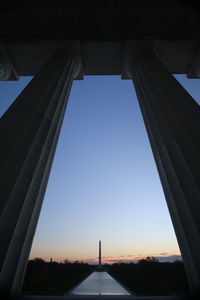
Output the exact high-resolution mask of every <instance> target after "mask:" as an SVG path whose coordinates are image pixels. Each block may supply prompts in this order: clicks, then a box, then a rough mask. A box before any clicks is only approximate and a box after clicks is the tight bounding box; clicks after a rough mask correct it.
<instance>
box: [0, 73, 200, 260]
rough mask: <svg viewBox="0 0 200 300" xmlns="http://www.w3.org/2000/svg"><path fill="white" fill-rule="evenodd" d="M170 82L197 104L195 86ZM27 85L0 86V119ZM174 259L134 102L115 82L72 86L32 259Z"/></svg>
mask: <svg viewBox="0 0 200 300" xmlns="http://www.w3.org/2000/svg"><path fill="white" fill-rule="evenodd" d="M176 78H177V79H178V80H179V81H180V82H181V84H182V85H183V86H184V87H185V88H186V89H187V90H188V91H189V93H190V94H191V95H192V96H193V97H194V99H195V100H197V101H199V98H198V97H199V93H198V83H199V81H198V79H193V80H191V79H186V77H185V76H184V75H176ZM29 81H30V77H21V78H20V80H19V81H18V82H0V91H1V103H0V113H1V115H2V114H3V113H4V112H5V110H6V109H7V108H8V107H9V105H10V104H11V103H12V101H13V100H14V99H15V98H16V96H17V95H18V94H19V93H20V91H21V90H22V89H23V88H24V87H25V85H26V84H27V83H28V82H29ZM99 239H101V240H102V252H103V253H102V255H103V257H104V262H106V261H107V262H113V261H118V260H132V259H137V258H142V257H146V256H148V255H149V256H161V257H166V256H170V255H179V254H180V251H179V247H178V244H177V241H176V237H175V234H174V230H173V227H172V223H171V219H170V216H169V212H168V209H167V205H166V201H165V198H164V195H163V191H162V187H161V184H160V180H159V177H158V173H157V169H156V166H155V162H154V159H153V156H152V152H151V148H150V145H149V141H148V137H147V134H146V130H145V127H144V124H143V120H142V117H141V113H140V109H139V106H138V102H137V98H136V94H135V91H134V87H133V84H132V82H131V81H130V80H121V79H120V76H85V78H84V80H83V81H74V83H73V87H72V90H71V94H70V98H69V103H68V107H67V111H66V114H65V119H64V122H63V126H62V130H61V134H60V138H59V142H58V147H57V150H56V154H55V159H54V162H53V166H52V171H51V175H50V179H49V183H48V187H47V191H46V195H45V199H44V203H43V207H42V211H41V215H40V219H39V223H38V226H37V230H36V235H35V238H34V242H33V246H32V250H31V254H30V258H34V257H42V258H43V259H46V260H49V259H50V258H51V257H52V258H53V260H58V261H61V260H64V259H69V260H85V261H89V262H95V261H96V259H97V256H98V240H99Z"/></svg>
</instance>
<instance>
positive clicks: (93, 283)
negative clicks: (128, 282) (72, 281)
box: [70, 272, 131, 295]
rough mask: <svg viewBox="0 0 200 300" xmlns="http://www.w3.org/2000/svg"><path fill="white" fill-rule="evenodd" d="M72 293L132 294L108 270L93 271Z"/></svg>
mask: <svg viewBox="0 0 200 300" xmlns="http://www.w3.org/2000/svg"><path fill="white" fill-rule="evenodd" d="M70 295H131V294H130V293H129V292H128V291H127V290H126V289H125V288H123V287H122V286H121V285H120V284H119V283H118V282H117V281H116V280H114V279H113V278H112V277H111V276H110V275H109V274H108V273H107V272H93V273H92V274H91V275H90V276H88V277H87V278H86V279H85V280H84V281H83V282H82V283H80V284H79V285H78V286H77V287H76V288H74V289H73V290H72V291H71V292H70Z"/></svg>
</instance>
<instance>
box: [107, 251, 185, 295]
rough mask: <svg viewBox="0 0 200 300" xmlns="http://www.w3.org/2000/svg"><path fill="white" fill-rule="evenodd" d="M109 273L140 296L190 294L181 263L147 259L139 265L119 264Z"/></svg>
mask: <svg viewBox="0 0 200 300" xmlns="http://www.w3.org/2000/svg"><path fill="white" fill-rule="evenodd" d="M107 270H108V272H109V273H110V274H111V275H112V276H113V277H114V278H116V279H117V280H119V281H120V282H121V283H122V284H124V285H125V286H126V287H127V288H128V289H130V290H131V291H133V292H135V293H136V294H138V295H181V294H182V295H183V294H188V293H189V286H188V281H187V278H186V274H185V269H184V265H183V263H182V262H181V261H174V262H159V261H158V260H157V259H156V258H154V257H147V258H146V259H142V260H139V261H138V262H137V263H117V264H113V265H111V266H108V268H107Z"/></svg>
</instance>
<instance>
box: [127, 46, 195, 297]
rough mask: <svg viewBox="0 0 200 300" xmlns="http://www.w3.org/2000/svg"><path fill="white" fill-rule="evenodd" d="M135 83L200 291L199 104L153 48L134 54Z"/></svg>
mask: <svg viewBox="0 0 200 300" xmlns="http://www.w3.org/2000/svg"><path fill="white" fill-rule="evenodd" d="M126 68H127V71H128V72H129V75H130V76H131V77H132V79H133V82H134V86H135V88H136V92H137V96H138V100H139V104H140V108H141V111H142V115H143V118H144V122H145V125H146V129H147V132H148V135H149V139H150V143H151V147H152V151H153V154H154V158H155V161H156V164H157V168H158V172H159V175H160V179H161V183H162V186H163V190H164V193H165V197H166V201H167V204H168V208H169V212H170V215H171V219H172V222H173V225H174V229H175V233H176V236H177V240H178V243H179V247H180V250H181V254H182V257H183V261H184V265H185V269H186V273H187V276H188V280H189V284H190V287H191V290H192V292H194V293H200V109H199V105H198V104H197V103H196V102H195V101H194V99H193V98H192V97H191V96H190V95H189V94H188V93H187V92H186V91H185V89H184V88H183V87H182V86H181V85H180V84H179V83H178V81H177V80H176V79H175V78H174V77H173V76H172V75H171V74H170V73H169V72H168V71H167V69H166V68H165V67H164V66H163V64H162V63H161V62H160V61H159V60H158V59H157V58H156V57H155V56H154V55H153V54H152V53H151V52H149V51H145V50H144V51H139V52H137V53H136V54H134V53H133V54H132V55H130V56H129V62H128V64H127V66H126Z"/></svg>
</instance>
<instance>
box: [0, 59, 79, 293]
mask: <svg viewBox="0 0 200 300" xmlns="http://www.w3.org/2000/svg"><path fill="white" fill-rule="evenodd" d="M79 68H80V66H79V63H78V61H77V60H76V59H74V58H73V57H71V56H70V55H68V54H66V53H56V54H54V55H53V56H52V57H51V58H50V59H49V60H48V61H47V63H46V64H45V65H44V66H43V67H42V68H41V70H40V71H39V72H38V74H37V75H36V76H35V77H34V78H33V79H32V81H31V82H30V83H29V84H28V86H27V87H26V88H25V89H24V91H23V92H22V93H21V94H20V95H19V96H18V98H17V99H16V100H15V102H14V103H13V105H12V106H11V107H10V108H9V109H8V111H7V112H6V113H5V114H4V116H3V117H2V118H1V120H0V137H1V148H0V186H1V189H0V213H1V214H0V241H1V246H0V293H1V295H2V294H4V295H6V296H12V297H16V296H17V295H19V293H20V289H21V285H22V280H23V277H24V272H25V268H26V263H27V259H28V256H29V252H30V248H31V244H32V240H33V236H34V232H35V229H36V225H37V222H38V217H39V214H40V209H41V205H42V201H43V197H44V193H45V189H46V185H47V181H48V177H49V173H50V169H51V164H52V160H53V156H54V152H55V148H56V144H57V140H58V136H59V132H60V128H61V124H62V120H63V116H64V113H65V108H66V104H67V99H68V96H69V92H70V88H71V85H72V81H73V79H74V77H75V76H76V73H77V72H78V71H79Z"/></svg>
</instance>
